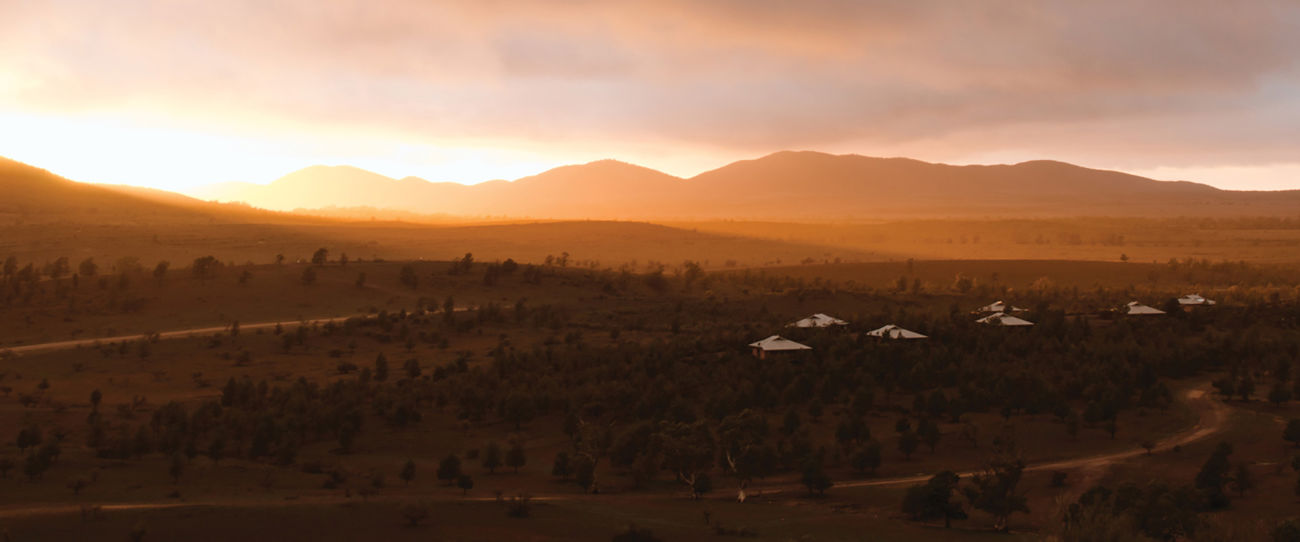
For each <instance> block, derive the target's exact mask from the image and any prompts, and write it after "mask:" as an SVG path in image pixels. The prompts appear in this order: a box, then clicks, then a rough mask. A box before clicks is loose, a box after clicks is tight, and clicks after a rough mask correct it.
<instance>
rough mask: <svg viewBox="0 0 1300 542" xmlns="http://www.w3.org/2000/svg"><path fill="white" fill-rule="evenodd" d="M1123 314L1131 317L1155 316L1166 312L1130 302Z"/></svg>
mask: <svg viewBox="0 0 1300 542" xmlns="http://www.w3.org/2000/svg"><path fill="white" fill-rule="evenodd" d="M1123 312H1124V314H1127V315H1130V316H1155V315H1159V314H1164V313H1165V311H1162V310H1160V309H1157V308H1155V307H1148V306H1146V305H1143V304H1141V303H1138V302H1137V301H1129V303H1128V305H1124V310H1123Z"/></svg>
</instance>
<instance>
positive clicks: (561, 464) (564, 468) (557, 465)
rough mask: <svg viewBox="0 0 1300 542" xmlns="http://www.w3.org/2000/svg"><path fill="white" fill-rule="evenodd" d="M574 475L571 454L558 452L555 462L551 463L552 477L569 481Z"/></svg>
mask: <svg viewBox="0 0 1300 542" xmlns="http://www.w3.org/2000/svg"><path fill="white" fill-rule="evenodd" d="M572 474H573V467H572V466H570V465H569V452H563V451H561V452H557V453H556V454H555V461H554V462H552V463H551V476H554V477H556V478H559V479H561V480H567V479H568V478H569V476H571V475H572Z"/></svg>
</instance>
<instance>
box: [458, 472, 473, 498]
mask: <svg viewBox="0 0 1300 542" xmlns="http://www.w3.org/2000/svg"><path fill="white" fill-rule="evenodd" d="M456 487H458V488H460V494H461V495H468V494H469V490H471V489H474V479H473V478H471V477H470V475H468V474H462V475H460V476H458V477H457V478H456Z"/></svg>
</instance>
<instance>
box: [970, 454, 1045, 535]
mask: <svg viewBox="0 0 1300 542" xmlns="http://www.w3.org/2000/svg"><path fill="white" fill-rule="evenodd" d="M1024 470H1025V464H1024V462H1023V461H1021V460H1019V459H1016V460H1007V459H999V460H995V461H993V462H992V463H991V464H990V465H989V466H988V467H987V468H985V470H984V472H982V473H979V474H976V475H974V476H973V477H972V478H971V481H972V482H973V484H974V487H968V488H966V489H965V493H966V498H967V500H969V501H970V503H971V506H972V507H974V508H975V509H977V510H982V511H984V512H987V513H988V514H989V515H991V516H993V520H994V522H993V527H994V529H995V530H998V531H1003V532H1005V531H1006V530H1007V520H1008V519H1009V518H1010V517H1011V514H1014V513H1016V512H1021V513H1025V514H1028V513H1029V504H1028V501H1027V499H1026V498H1025V496H1024V495H1021V494H1018V493H1016V486H1018V485H1020V477H1021V475H1022V474H1024Z"/></svg>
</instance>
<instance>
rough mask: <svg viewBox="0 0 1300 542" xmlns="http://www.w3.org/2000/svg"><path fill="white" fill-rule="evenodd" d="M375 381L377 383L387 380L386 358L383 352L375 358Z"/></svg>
mask: <svg viewBox="0 0 1300 542" xmlns="http://www.w3.org/2000/svg"><path fill="white" fill-rule="evenodd" d="M375 380H377V381H379V382H383V381H385V380H388V358H387V357H384V353H383V352H380V353H379V355H378V356H375Z"/></svg>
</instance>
